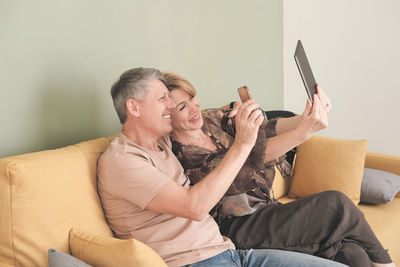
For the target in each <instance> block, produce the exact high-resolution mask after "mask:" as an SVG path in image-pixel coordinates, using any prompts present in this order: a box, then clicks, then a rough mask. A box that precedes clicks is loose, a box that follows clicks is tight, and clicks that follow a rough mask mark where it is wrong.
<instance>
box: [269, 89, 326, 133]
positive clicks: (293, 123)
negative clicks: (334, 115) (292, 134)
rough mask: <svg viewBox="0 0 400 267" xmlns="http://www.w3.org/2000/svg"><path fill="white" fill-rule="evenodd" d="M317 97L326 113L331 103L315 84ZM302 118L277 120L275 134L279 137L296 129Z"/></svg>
mask: <svg viewBox="0 0 400 267" xmlns="http://www.w3.org/2000/svg"><path fill="white" fill-rule="evenodd" d="M317 95H318V97H319V100H320V102H321V106H322V107H323V109H324V110H325V111H326V113H328V112H329V110H330V109H331V106H332V105H331V101H330V100H329V98H328V96H327V95H326V94H325V92H324V91H323V90H322V89H321V88H320V87H319V85H318V84H317ZM302 116H303V115H296V116H295V117H291V118H280V119H278V121H277V124H276V134H277V135H279V134H282V133H285V132H288V131H291V130H294V129H296V128H297V126H298V125H299V124H300V122H301V120H302Z"/></svg>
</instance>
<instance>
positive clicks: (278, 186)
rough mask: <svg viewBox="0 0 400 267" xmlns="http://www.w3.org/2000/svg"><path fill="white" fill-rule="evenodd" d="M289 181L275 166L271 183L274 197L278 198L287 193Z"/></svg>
mask: <svg viewBox="0 0 400 267" xmlns="http://www.w3.org/2000/svg"><path fill="white" fill-rule="evenodd" d="M288 188H289V183H287V181H286V180H285V179H284V178H283V176H282V174H281V172H280V171H279V170H278V168H277V167H276V166H275V177H274V182H273V184H272V190H273V192H274V196H275V198H276V199H279V198H281V197H283V196H285V195H286V194H287V191H288Z"/></svg>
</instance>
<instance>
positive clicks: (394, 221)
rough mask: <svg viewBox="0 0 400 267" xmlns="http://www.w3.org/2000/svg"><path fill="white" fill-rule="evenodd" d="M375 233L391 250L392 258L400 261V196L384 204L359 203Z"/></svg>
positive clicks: (396, 261)
mask: <svg viewBox="0 0 400 267" xmlns="http://www.w3.org/2000/svg"><path fill="white" fill-rule="evenodd" d="M358 207H359V208H360V209H361V211H362V212H363V213H364V216H365V218H366V219H367V221H368V223H369V224H370V225H371V227H372V229H373V230H374V233H375V234H376V236H377V237H378V239H379V241H381V243H382V245H383V247H384V248H385V249H388V250H389V254H390V255H391V256H392V260H393V261H394V262H395V263H397V264H399V263H400V245H399V238H394V237H400V227H399V222H400V212H399V211H400V198H394V199H393V200H392V201H391V202H390V203H388V204H384V205H369V204H359V205H358Z"/></svg>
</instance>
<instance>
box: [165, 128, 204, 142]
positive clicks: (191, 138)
mask: <svg viewBox="0 0 400 267" xmlns="http://www.w3.org/2000/svg"><path fill="white" fill-rule="evenodd" d="M203 134H204V133H203V131H202V130H201V129H197V130H193V131H175V130H174V131H172V138H174V139H175V140H176V141H178V142H179V143H181V144H183V145H198V143H199V140H202V138H203Z"/></svg>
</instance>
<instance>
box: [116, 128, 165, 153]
mask: <svg viewBox="0 0 400 267" xmlns="http://www.w3.org/2000/svg"><path fill="white" fill-rule="evenodd" d="M122 133H123V134H124V135H125V136H127V137H128V138H129V139H130V140H131V141H133V142H135V143H136V144H138V145H140V146H142V147H144V148H147V149H151V150H154V151H160V147H159V145H158V139H159V138H160V137H158V136H152V135H149V133H148V132H147V131H144V130H143V131H141V129H140V128H133V127H128V126H126V125H124V126H123V128H122Z"/></svg>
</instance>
